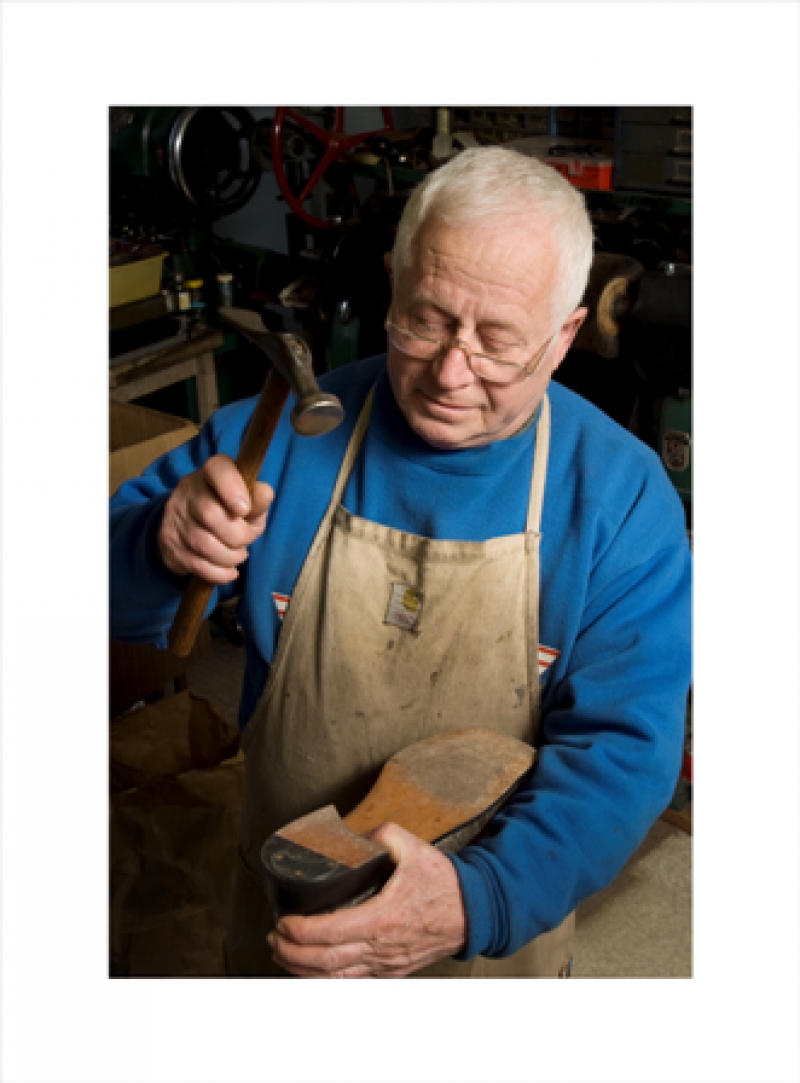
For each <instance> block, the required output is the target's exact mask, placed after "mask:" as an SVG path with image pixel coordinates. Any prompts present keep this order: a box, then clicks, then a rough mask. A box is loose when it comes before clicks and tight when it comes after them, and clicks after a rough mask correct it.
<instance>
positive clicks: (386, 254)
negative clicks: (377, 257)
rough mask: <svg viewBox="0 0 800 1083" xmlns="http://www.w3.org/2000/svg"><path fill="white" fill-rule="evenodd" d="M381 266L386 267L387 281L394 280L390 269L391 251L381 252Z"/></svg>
mask: <svg viewBox="0 0 800 1083" xmlns="http://www.w3.org/2000/svg"><path fill="white" fill-rule="evenodd" d="M383 266H384V267H385V268H386V273H387V275H388V276H389V281H390V282H394V272H393V270H392V253H391V252H384V253H383Z"/></svg>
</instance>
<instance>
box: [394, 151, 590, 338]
mask: <svg viewBox="0 0 800 1083" xmlns="http://www.w3.org/2000/svg"><path fill="white" fill-rule="evenodd" d="M520 212H522V213H525V212H527V213H529V214H530V215H531V218H532V219H533V220H537V221H539V222H543V223H544V224H546V226H547V228H548V229H549V232H550V236H551V238H552V240H553V243H554V245H555V248H556V250H557V251H558V253H559V266H558V272H557V276H556V282H557V285H556V290H555V294H554V296H553V298H552V311H553V316H554V319H555V320H557V321H558V323H559V326H560V325H561V324H562V323H563V322H564V321H565V320H566V319H567V317H568V316H569V315H570V313H572V312H573V311H574V310H575V309H576V308H577V307H578V305H579V304H580V302H581V298H582V297H583V294H584V291H585V289H586V283H587V281H588V279H589V270H590V268H591V265H592V256H593V233H592V223H591V220H590V219H589V213H588V211H587V209H586V201H585V199H584V197H583V195H582V194H581V193H580V192H579V191H578V190H577V189H576V188H573V186H572V185H571V184H569V182H568V181H566V180H564V178H563V177H562V176H561V174H560V173H559V172H558V171H557V170H556V169H554V168H553V167H552V166H549V165H545V164H544V163H543V162H540V161H538V160H537V159H536V158H530V157H528V156H527V155H524V154H520V153H519V152H518V151H515V150H510V149H509V148H508V147H476V148H472V149H470V150H464V151H462V152H461V153H460V154H458V155H457V156H456V157H455V158H453V159H452V161H450V162H448V163H447V165H444V166H441V167H440V168H439V169H437V170H435V171H434V172H433V173H431V174H429V176H427V177H426V178H425V180H424V181H423V182H422V183H421V184H420V185H418V186H417V188H415V189H414V191H413V192H412V193H411V196H410V197H409V200H408V202H407V204H406V206H405V208H404V210H403V215H402V217H401V219H400V223H399V225H398V227H397V235H396V237H395V242H394V249H393V252H392V266H393V268H394V273H395V275H396V276H397V277H398V278H399V276H400V275H401V274H402V272H403V270H404V269H405V268H406V267H407V266H408V264H409V263H410V259H411V252H412V248H413V244H414V241H415V239H416V238H417V236H418V235H419V233H420V231H421V229H422V227H423V226H424V225H425V223H426V222H427V221H429V219H431V218H433V217H436V218H439V219H440V220H442V221H444V222H446V223H448V224H450V225H470V224H473V223H475V222H478V221H487V220H492V219H494V220H497V219H502V218H503V217H505V216H508V215H509V214H519V213H520Z"/></svg>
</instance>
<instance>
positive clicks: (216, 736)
mask: <svg viewBox="0 0 800 1083" xmlns="http://www.w3.org/2000/svg"><path fill="white" fill-rule="evenodd" d="M110 753H111V755H110V782H111V824H110V881H111V883H110V894H111V900H110V901H111V910H110V940H111V944H110V971H111V974H112V976H118V977H215V976H222V975H223V974H224V970H225V968H224V961H223V953H222V942H223V936H224V930H225V923H226V918H227V911H228V906H229V904H230V898H231V893H232V890H233V878H234V870H235V867H236V853H237V840H238V834H239V818H240V815H241V807H242V793H243V788H244V757H243V755H242V753H241V752H240V751H239V733H238V730H236V729H235V728H234V727H232V726H230V725H229V724H228V723H227V722H226V721H225V720H224V718H223V717H222V716H221V714H220V713H219V712H218V711H217V709H216V708H215V707H214V706H212V704H210V703H208V702H207V701H206V700H202V699H198V698H197V697H195V696H192V695H191V694H190V693H188V692H182V693H180V694H179V695H176V696H170V697H168V698H167V699H165V700H162V701H161V702H159V703H156V704H153V705H151V706H147V707H143V708H141V709H139V710H137V711H134V712H132V713H131V714H129V715H126V716H125V717H124V718H122V719H120V720H119V721H117V722H114V723H113V724H112V726H111V736H110Z"/></svg>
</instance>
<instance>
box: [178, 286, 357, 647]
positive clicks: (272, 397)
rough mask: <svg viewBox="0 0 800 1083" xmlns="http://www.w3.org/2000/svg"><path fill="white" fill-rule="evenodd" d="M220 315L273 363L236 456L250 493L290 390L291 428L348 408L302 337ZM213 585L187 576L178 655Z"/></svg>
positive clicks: (240, 316)
mask: <svg viewBox="0 0 800 1083" xmlns="http://www.w3.org/2000/svg"><path fill="white" fill-rule="evenodd" d="M219 314H220V316H221V317H222V318H223V319H224V320H225V321H226V322H227V323H229V324H230V325H231V326H232V327H234V328H235V329H236V330H237V331H238V332H239V333H240V334H241V335H242V336H243V337H244V338H246V339H247V340H248V341H249V342H252V343H253V344H254V345H255V346H258V348H259V349H260V350H262V351H263V352H264V353H265V354H266V355H267V357H268V358H269V360H270V361H271V363H272V368H271V369H270V371H269V374H268V375H267V379H266V381H265V383H264V389H263V390H262V392H261V395H260V397H259V400H258V402H257V404H256V407H255V410H254V411H253V416H252V417H251V419H250V423H249V425H248V426H247V430H246V432H245V434H244V438H243V440H242V445H241V448H240V449H239V454H238V455H237V457H236V466H237V468H238V470H239V473H240V474H241V475H242V479H243V480H244V483H245V485H246V486H247V491H248V492H249V494H250V496H251V497H252V495H253V488H254V486H255V482H256V479H257V478H258V473H259V471H260V469H261V466H262V464H263V462H264V457H265V455H266V454H267V449H268V448H269V445H270V441H271V440H272V437H273V434H274V432H275V429H276V427H277V424H278V421H279V419H280V416H281V413H282V411H283V407H284V404H285V402H286V398H287V396H288V394H289V391H290V390H291V391H293V392H294V395H295V398H296V399H297V402H296V403H295V405H294V409H293V410H292V415H291V422H292V427H293V429H294V430H295V432H296V433H298V434H299V435H301V436H321V435H323V433H326V432H330V431H331V429H335V428H336V426H337V425H339V424H340V423H341V421H342V420H343V418H344V410H343V409H342V404H341V403H340V402H339V400H338V399H337V398H336V396H335V395H329V394H326V393H325V392H324V391H322V390H321V389H320V386H319V384H318V383H317V380H316V377H315V376H314V369H313V365H312V359H311V351H310V350H309V348H308V346H307V345H306V343H305V342H304V341H303V339H301V338H298V336H297V335H290V334H276V333H273V332H271V331H268V330H267V328H266V327H265V326H264V322H263V320H262V319H261V317H260V316H259V315H258V313H256V312H251V311H249V310H248V309H243V308H221V309H220V310H219ZM213 590H214V587H213V585H212V584H211V583H206V582H205V581H204V580H202V579H198V578H197V577H196V576H192V578H191V579H190V580H189V584H188V586H187V587H186V590H185V591H184V594H183V598H182V599H181V604H180V607H179V608H178V612H177V613H176V614H175V620H174V621H173V623H172V629H171V631H170V634H169V649H170V650H171V651H172V653H173V654H177V655H178V657H180V658H185V657H186V656H187V655H188V654H189V653H190V652H191V650H192V647H193V646H194V641H195V639H196V637H197V632H198V630H199V628H200V625H201V623H202V620H203V614H204V613H205V611H206V607H207V606H208V602H209V599H210V597H211V594H212V592H213Z"/></svg>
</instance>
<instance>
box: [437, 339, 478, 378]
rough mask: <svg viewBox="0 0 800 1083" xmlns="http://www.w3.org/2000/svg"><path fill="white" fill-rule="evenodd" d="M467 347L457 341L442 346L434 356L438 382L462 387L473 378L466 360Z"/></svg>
mask: <svg viewBox="0 0 800 1083" xmlns="http://www.w3.org/2000/svg"><path fill="white" fill-rule="evenodd" d="M467 357H468V354H467V348H466V346H464V345H462V344H461V343H460V342H458V341H453V342H450V343H448V344H447V346H445V347H443V348H442V349H441V350H440V352H439V354H438V355H437V356H436V357H435V358H434V361H433V366H434V372H435V374H436V377H437V379H438V381H439V383H440V384H442V385H444V386H447V387H464V386H465V384H470V383H472V381H473V380H474V379H475V376H474V375H473V372H472V369H471V368H470V367H469V362H468V361H467Z"/></svg>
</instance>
